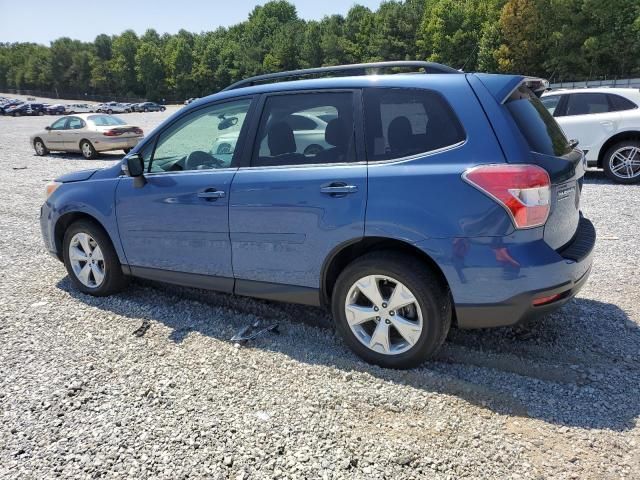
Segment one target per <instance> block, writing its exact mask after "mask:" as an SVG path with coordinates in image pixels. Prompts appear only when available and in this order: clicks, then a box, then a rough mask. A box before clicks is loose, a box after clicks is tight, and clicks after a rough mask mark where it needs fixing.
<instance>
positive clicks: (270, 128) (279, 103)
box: [252, 92, 356, 166]
mask: <svg viewBox="0 0 640 480" xmlns="http://www.w3.org/2000/svg"><path fill="white" fill-rule="evenodd" d="M256 144H257V148H254V154H253V159H252V165H253V166H284V165H309V164H319V163H321V164H324V163H344V162H352V161H355V160H356V154H355V129H354V121H353V94H352V93H350V92H324V93H295V94H287V95H274V96H272V97H269V98H268V99H267V101H266V102H265V106H264V112H263V114H262V117H261V120H260V127H259V129H258V136H257V139H256Z"/></svg>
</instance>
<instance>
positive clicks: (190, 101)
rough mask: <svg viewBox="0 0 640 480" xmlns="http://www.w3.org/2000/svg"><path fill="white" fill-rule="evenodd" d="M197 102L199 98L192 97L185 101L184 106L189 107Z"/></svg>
mask: <svg viewBox="0 0 640 480" xmlns="http://www.w3.org/2000/svg"><path fill="white" fill-rule="evenodd" d="M196 100H198V97H191V98H187V99H186V100H185V101H184V104H185V105H189V104H190V103H193V102H195V101H196Z"/></svg>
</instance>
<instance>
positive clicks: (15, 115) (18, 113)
mask: <svg viewBox="0 0 640 480" xmlns="http://www.w3.org/2000/svg"><path fill="white" fill-rule="evenodd" d="M12 115H13V116H14V117H19V116H20V112H13V114H12Z"/></svg>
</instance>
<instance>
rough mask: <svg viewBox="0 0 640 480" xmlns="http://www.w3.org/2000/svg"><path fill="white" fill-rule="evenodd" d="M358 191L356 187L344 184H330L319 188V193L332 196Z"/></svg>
mask: <svg viewBox="0 0 640 480" xmlns="http://www.w3.org/2000/svg"><path fill="white" fill-rule="evenodd" d="M357 191H358V186H357V185H347V184H346V183H344V182H332V183H329V184H327V185H322V186H321V187H320V192H322V193H328V194H329V195H332V196H338V195H339V196H343V195H347V194H349V193H356V192H357Z"/></svg>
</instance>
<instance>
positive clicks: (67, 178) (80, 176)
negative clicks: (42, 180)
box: [56, 168, 99, 183]
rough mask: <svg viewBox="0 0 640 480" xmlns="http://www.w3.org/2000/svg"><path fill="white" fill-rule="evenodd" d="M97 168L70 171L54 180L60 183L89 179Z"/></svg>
mask: <svg viewBox="0 0 640 480" xmlns="http://www.w3.org/2000/svg"><path fill="white" fill-rule="evenodd" d="M98 170H99V169H96V168H94V169H92V170H80V171H79V172H71V173H67V174H65V175H62V176H61V177H58V178H56V182H61V183H69V182H81V181H83V180H89V179H90V178H91V177H92V176H93V174H94V173H96V172H97V171H98Z"/></svg>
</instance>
